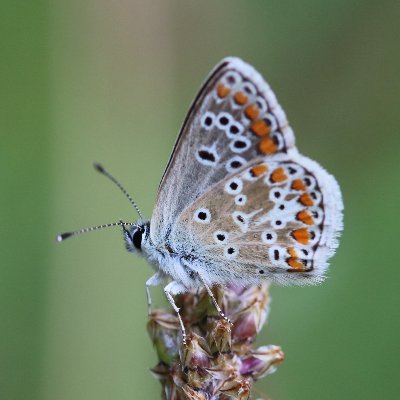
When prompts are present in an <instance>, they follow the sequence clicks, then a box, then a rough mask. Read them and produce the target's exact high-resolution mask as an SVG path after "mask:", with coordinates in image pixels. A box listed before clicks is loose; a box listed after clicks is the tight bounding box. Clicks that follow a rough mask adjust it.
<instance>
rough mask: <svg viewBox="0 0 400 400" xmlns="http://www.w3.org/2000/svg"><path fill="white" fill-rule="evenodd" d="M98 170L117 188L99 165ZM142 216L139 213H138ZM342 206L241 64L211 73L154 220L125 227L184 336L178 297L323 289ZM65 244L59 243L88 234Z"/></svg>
mask: <svg viewBox="0 0 400 400" xmlns="http://www.w3.org/2000/svg"><path fill="white" fill-rule="evenodd" d="M97 169H98V170H99V171H100V172H102V173H103V174H105V175H107V176H108V177H109V178H110V179H111V180H113V181H114V182H115V183H116V184H117V185H118V186H119V187H120V189H121V190H122V191H123V192H124V193H125V194H126V195H127V197H128V198H129V199H130V200H131V202H132V204H133V205H134V206H135V207H136V208H137V206H136V204H135V203H134V201H133V200H132V199H131V198H130V196H129V195H128V194H127V193H126V191H125V189H123V187H122V186H121V185H120V184H119V182H118V181H117V180H116V179H115V178H114V177H113V176H112V175H110V174H109V173H108V172H107V171H106V170H105V169H104V168H103V167H101V166H100V165H97ZM137 210H138V208H137ZM342 210H343V202H342V196H341V191H340V188H339V185H338V184H337V182H336V180H335V178H334V177H333V176H332V175H330V174H329V173H328V172H326V171H325V169H323V168H322V167H321V166H320V165H319V164H318V163H317V162H315V161H313V160H311V159H309V158H307V157H305V156H303V155H301V154H300V153H299V151H298V150H297V148H296V146H295V137H294V133H293V130H292V129H291V127H290V126H289V124H288V121H287V119H286V115H285V113H284V111H283V110H282V108H281V106H280V105H279V103H278V102H277V99H276V97H275V95H274V93H273V91H272V90H271V88H270V87H269V85H268V84H267V83H266V82H265V80H264V79H263V78H262V76H261V75H260V74H259V73H258V72H257V71H256V70H255V69H254V68H253V67H252V66H250V65H249V64H247V63H245V62H244V61H242V60H241V59H239V58H234V57H228V58H225V59H223V60H222V61H221V62H220V63H219V64H218V65H217V66H216V67H215V68H214V69H213V70H212V72H211V73H210V75H209V77H208V78H207V80H206V82H205V83H204V84H203V86H202V88H201V89H200V92H199V93H198V95H197V96H196V98H195V100H194V102H193V104H192V106H191V107H190V110H189V112H188V114H187V116H186V119H185V121H184V123H183V127H182V129H181V131H180V133H179V136H178V139H177V141H176V143H175V147H174V149H173V152H172V155H171V157H170V160H169V162H168V165H167V167H166V170H165V172H164V175H163V177H162V179H161V183H160V186H159V190H158V195H157V200H156V205H155V208H154V211H153V215H152V217H151V219H150V220H148V219H145V218H143V217H142V215H141V213H140V210H138V212H139V215H140V216H141V218H140V220H139V221H137V222H135V223H131V224H129V223H124V222H122V221H120V222H118V223H115V224H108V225H121V226H122V227H123V233H124V239H125V243H126V247H127V249H128V250H129V251H131V252H133V253H135V254H138V255H141V256H143V257H144V258H145V259H147V260H148V262H149V263H150V264H151V265H152V266H153V267H154V269H155V274H154V275H153V276H152V277H151V278H150V279H149V280H148V281H147V282H146V291H147V297H148V302H149V307H150V305H151V297H150V292H149V288H150V287H151V286H155V285H160V284H162V283H166V282H169V283H167V285H166V286H165V287H164V292H165V294H166V296H167V298H168V300H169V302H170V303H171V305H172V307H173V308H174V309H175V311H176V312H177V315H178V317H179V321H180V324H181V329H182V334H183V341H185V328H184V325H183V322H182V319H181V317H180V315H179V308H178V307H177V306H176V304H175V301H174V295H177V294H179V293H184V292H187V291H190V290H195V289H198V288H204V287H205V288H206V289H207V291H208V293H209V294H210V297H211V299H212V301H213V302H214V304H215V306H216V307H217V309H218V311H219V313H220V314H221V316H222V317H224V318H227V317H226V316H225V315H224V314H223V313H222V311H221V309H220V308H219V306H218V304H217V302H216V301H215V299H214V297H213V295H212V292H211V287H212V286H214V285H222V286H224V285H228V284H231V283H234V284H240V285H244V286H249V285H257V284H260V283H261V282H263V281H265V280H269V281H272V282H277V283H279V284H283V285H290V284H295V285H307V284H315V283H319V282H321V281H323V279H324V278H325V274H326V270H327V268H328V260H329V258H330V257H331V256H332V255H333V254H334V252H335V249H336V248H337V246H338V236H339V234H340V231H341V230H342V226H343V224H342ZM97 228H98V227H94V228H88V229H86V230H81V231H76V232H72V233H66V234H63V235H61V236H59V240H63V239H65V238H66V237H69V236H71V235H73V234H76V233H82V231H87V230H92V229H97Z"/></svg>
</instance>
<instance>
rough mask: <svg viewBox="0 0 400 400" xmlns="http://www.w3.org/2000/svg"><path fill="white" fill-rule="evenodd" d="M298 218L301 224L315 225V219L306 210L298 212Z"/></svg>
mask: <svg viewBox="0 0 400 400" xmlns="http://www.w3.org/2000/svg"><path fill="white" fill-rule="evenodd" d="M296 217H297V219H298V220H300V221H301V222H304V223H305V224H307V225H313V224H314V220H313V217H312V216H311V214H310V213H309V212H308V211H306V210H303V211H300V212H298V213H297V215H296Z"/></svg>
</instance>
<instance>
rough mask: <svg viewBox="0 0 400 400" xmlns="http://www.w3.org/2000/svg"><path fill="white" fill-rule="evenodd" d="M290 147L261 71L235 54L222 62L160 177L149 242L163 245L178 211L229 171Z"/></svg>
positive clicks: (283, 119)
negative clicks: (235, 56)
mask: <svg viewBox="0 0 400 400" xmlns="http://www.w3.org/2000/svg"><path fill="white" fill-rule="evenodd" d="M292 148H294V135H293V133H292V130H291V128H290V127H289V126H288V123H287V120H286V116H285V113H284V112H283V110H282V108H281V107H280V105H279V104H278V103H277V100H276V98H275V95H274V93H273V92H272V90H271V89H270V88H269V86H268V84H267V83H266V82H265V81H264V79H263V78H262V77H261V75H260V74H259V73H258V72H257V71H255V70H254V68H253V67H251V66H250V65H248V64H246V63H245V62H243V61H242V60H240V59H238V58H226V59H224V60H222V61H221V63H220V64H218V65H217V66H216V67H215V68H214V70H213V71H212V73H211V74H210V76H209V77H208V79H207V81H206V82H205V83H204V85H203V87H202V88H201V90H200V92H199V94H198V96H197V97H196V99H195V101H194V102H193V104H192V106H191V108H190V110H189V113H188V115H187V117H186V119H185V122H184V124H183V127H182V129H181V132H180V134H179V137H178V140H177V142H176V144H175V147H174V150H173V153H172V155H171V158H170V160H169V163H168V165H167V168H166V170H165V173H164V176H163V178H162V180H161V183H160V187H159V192H158V196H157V201H156V207H155V210H154V212H153V216H152V220H151V224H150V236H151V239H152V241H153V243H154V244H155V245H158V244H161V243H165V242H166V241H167V240H168V238H169V236H170V234H171V231H172V229H173V226H174V224H175V223H176V221H177V219H178V217H179V215H180V214H181V212H182V210H183V209H185V208H186V207H188V206H189V205H190V204H192V203H193V202H194V201H195V200H196V199H197V198H198V197H199V196H201V195H202V194H203V193H204V192H206V191H207V190H208V189H209V188H210V187H212V186H213V185H215V184H216V183H217V182H219V181H221V180H223V179H224V178H225V177H226V176H227V175H229V174H231V173H234V172H235V171H237V170H240V169H241V168H242V167H244V166H245V165H247V164H248V163H249V162H251V161H252V160H254V159H255V158H257V157H259V156H266V155H272V154H278V153H287V152H288V151H290V149H292Z"/></svg>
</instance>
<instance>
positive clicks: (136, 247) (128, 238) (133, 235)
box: [123, 221, 150, 254]
mask: <svg viewBox="0 0 400 400" xmlns="http://www.w3.org/2000/svg"><path fill="white" fill-rule="evenodd" d="M123 229H124V239H125V246H126V248H127V250H128V251H130V252H132V253H139V254H142V252H143V245H144V243H145V242H146V241H147V240H148V237H149V233H150V222H148V221H140V222H138V223H136V224H134V225H132V226H129V227H124V228H123Z"/></svg>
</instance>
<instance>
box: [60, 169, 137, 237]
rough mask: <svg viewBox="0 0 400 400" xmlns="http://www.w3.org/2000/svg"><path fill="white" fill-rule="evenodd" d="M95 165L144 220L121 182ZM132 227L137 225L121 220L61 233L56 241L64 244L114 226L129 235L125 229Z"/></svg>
mask: <svg viewBox="0 0 400 400" xmlns="http://www.w3.org/2000/svg"><path fill="white" fill-rule="evenodd" d="M93 165H94V168H95V169H96V171H98V172H100V173H101V174H103V175H104V176H106V177H107V178H108V179H110V180H111V181H112V182H114V183H115V185H117V186H118V188H119V189H120V190H121V192H122V193H123V194H124V195H125V196H126V197H127V199H128V200H129V202H130V203H131V204H132V206H133V207H134V209H135V210H136V212H137V213H138V214H139V217H140V218H141V219H143V214H142V212H141V211H140V209H139V207H138V205H137V204H136V202H135V201H134V200H133V199H132V197H131V196H130V194H129V193H128V192H127V191H126V190H125V188H124V187H123V186H122V185H121V184H120V183H119V181H118V180H117V179H116V178H114V176H113V175H111V174H110V173H109V172H108V171H107V170H106V169H105V168H104V167H103V166H102V165H101V164H99V163H94V164H93ZM132 225H135V223H134V222H124V221H121V220H120V221H118V222H112V223H110V224H102V225H97V226H91V227H89V228H83V229H79V230H76V231H71V232H64V233H61V234H59V235H57V238H56V239H57V242H62V241H64V240H65V239H68V238H70V237H72V236H77V235H82V234H83V233H88V232H92V231H97V230H99V229H104V228H110V227H112V226H122V228H123V229H124V231H125V233H127V234H128V235H129V232H128V231H127V230H126V229H125V226H132Z"/></svg>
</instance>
